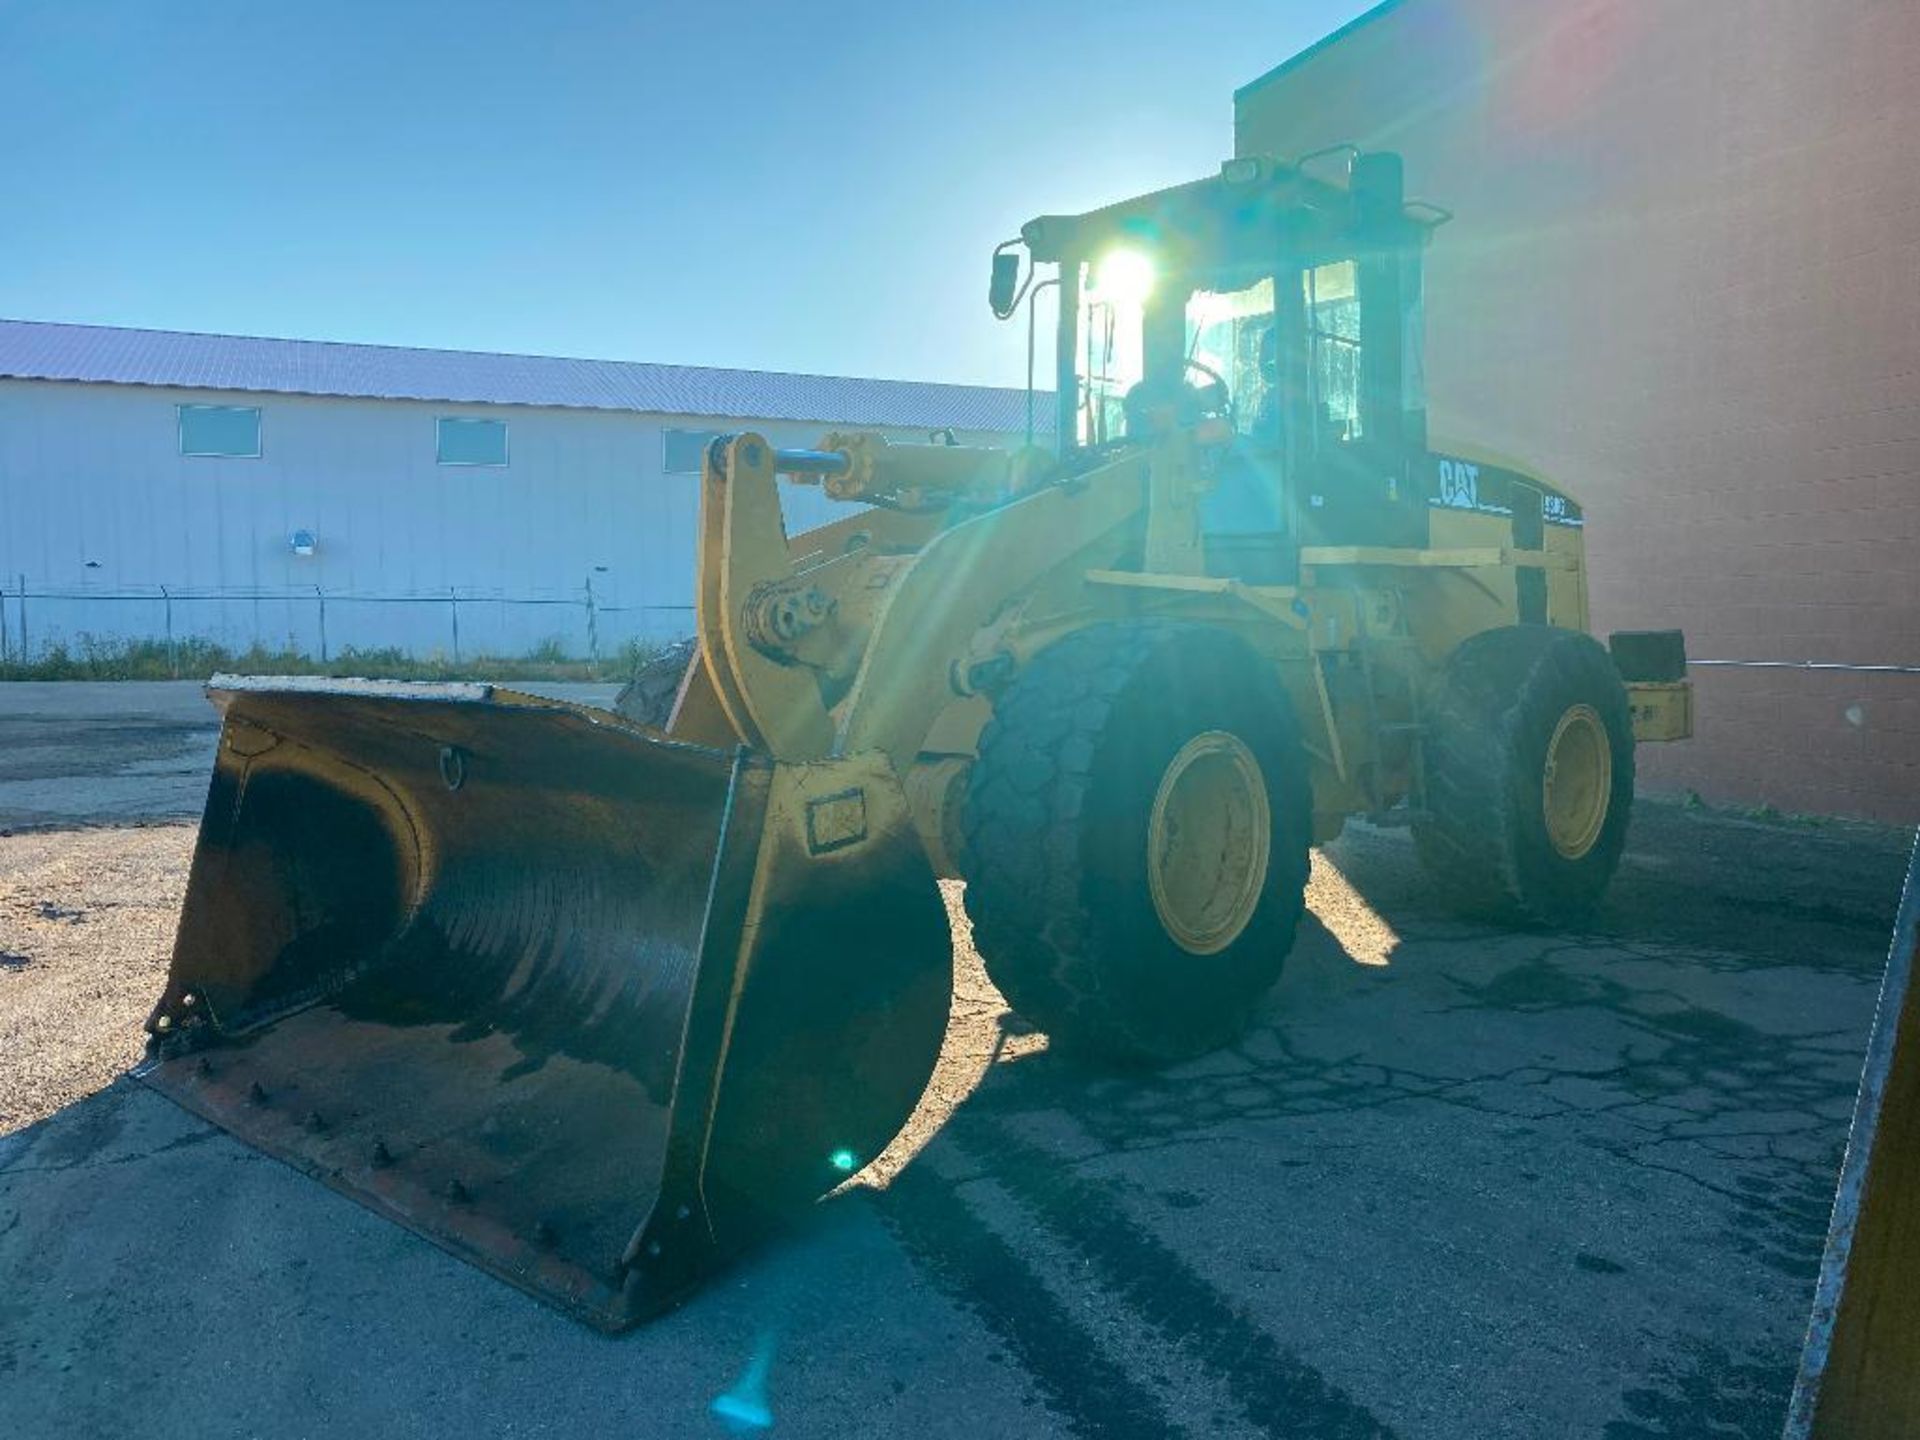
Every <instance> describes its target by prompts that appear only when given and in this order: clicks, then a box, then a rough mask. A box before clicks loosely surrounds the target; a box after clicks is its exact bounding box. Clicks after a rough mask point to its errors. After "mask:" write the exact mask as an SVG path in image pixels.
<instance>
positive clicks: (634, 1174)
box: [146, 679, 950, 1329]
mask: <svg viewBox="0 0 1920 1440" xmlns="http://www.w3.org/2000/svg"><path fill="white" fill-rule="evenodd" d="M211 693H212V695H213V698H214V699H215V701H216V703H217V704H219V705H220V706H221V707H222V708H223V710H224V715H225V723H224V726H223V729H222V732H221V739H220V750H219V758H218V761H217V764H216V768H215V772H214V777H213V783H212V787H211V791H210V794H209V796H208V800H207V809H206V816H205V819H204V822H203V824H202V828H201V831H200V838H199V843H198V847H197V849H196V850H195V853H194V859H193V869H192V874H191V877H190V880H189V882H188V889H187V895H186V901H185V906H184V909H183V913H182V918H181V925H180V930H179V938H178V941H177V943H176V947H175V950H174V955H173V963H172V970H171V973H170V975H169V978H168V983H167V986H166V990H165V993H164V994H163V996H162V998H161V1000H160V1002H159V1004H158V1005H157V1006H156V1007H155V1009H154V1011H153V1014H152V1016H151V1017H150V1018H149V1020H148V1022H147V1028H148V1031H149V1033H150V1034H151V1035H152V1036H153V1037H154V1059H153V1061H152V1063H151V1064H150V1066H149V1068H148V1069H147V1072H146V1078H147V1080H148V1083H150V1084H152V1085H154V1086H156V1087H157V1088H159V1089H160V1090H162V1091H163V1092H165V1093H166V1094H168V1095H170V1096H171V1097H173V1098H174V1099H175V1100H177V1101H178V1102H179V1103H180V1104H182V1105H184V1106H185V1107H186V1108H188V1109H189V1110H192V1111H194V1112H196V1113H197V1114H200V1115H202V1116H204V1117H206V1118H207V1119H209V1120H211V1121H213V1122H214V1123H216V1124H218V1125H220V1126H222V1127H224V1128H226V1129H227V1130H230V1131H232V1132H233V1133H234V1134H235V1135H237V1136H239V1137H240V1138H242V1139H244V1140H246V1141H248V1142H249V1143H251V1144H253V1145H255V1146H258V1147H259V1148H261V1149H263V1150H266V1151H268V1152H270V1153H272V1154H274V1155H277V1156H279V1157H280V1158H281V1159H283V1160H286V1161H288V1162H289V1163H291V1164H293V1165H295V1166H296V1167H298V1168H300V1169H302V1170H304V1171H307V1172H308V1173H310V1174H312V1175H314V1176H316V1177H318V1178H320V1179H322V1180H324V1181H325V1182H326V1183H327V1184H329V1185H331V1186H333V1187H334V1188H335V1189H337V1190H340V1191H342V1192H344V1193H346V1194H348V1195H350V1196H352V1197H353V1198H355V1199H357V1200H359V1201H361V1202H362V1203H364V1204H366V1205H368V1206H371V1207H372V1208H373V1209H375V1210H377V1211H380V1212H382V1213H384V1214H386V1215H388V1216H390V1217H391V1218H393V1219H395V1220H398V1221H399V1222H401V1223H402V1224H405V1225H407V1226H409V1227H410V1228H412V1229H414V1230H416V1231H418V1232H420V1233H421V1234H423V1235H425V1236H427V1237H429V1238H430V1239H432V1240H433V1241H435V1242H436V1243H438V1244H440V1245H442V1246H444V1247H445V1248H447V1249H448V1250H450V1251H453V1252H455V1253H456V1254H458V1255H461V1256H463V1257H464V1258H466V1259H468V1260H471V1261H473V1262H475V1263H477V1264H479V1265H481V1266H483V1267H485V1268H487V1269H489V1270H491V1271H493V1272H494V1273H496V1274H498V1275H500V1276H501V1277H503V1278H504V1279H507V1280H509V1281H511V1282H513V1283H514V1284H516V1285H519V1286H521V1287H522V1288H524V1289H526V1290H529V1291H532V1292H534V1293H536V1294H538V1295H541V1296H543V1297H545V1298H547V1299H549V1300H551V1301H553V1302H555V1303H557V1304H559V1305H561V1306H563V1307H564V1308H566V1309H568V1310H570V1311H572V1312H574V1313H576V1314H577V1315H579V1316H580V1317H581V1318H583V1319H586V1320H588V1321H590V1322H592V1323H594V1324H596V1325H599V1326H601V1327H604V1328H609V1329H615V1328H619V1327H622V1326H624V1325H627V1324H630V1323H633V1322H634V1321H637V1320H639V1319H643V1318H645V1317H646V1316H647V1315H649V1314H652V1313H655V1312H657V1311H659V1310H660V1309H662V1308H664V1307H666V1306H668V1305H671V1304H672V1303H674V1302H675V1301H676V1300H677V1299H678V1298H680V1297H681V1296H682V1295H684V1294H685V1293H686V1292H687V1290H689V1289H690V1288H691V1287H692V1286H693V1285H695V1284H696V1283H697V1282H698V1281H699V1279H700V1278H701V1277H702V1275H703V1274H704V1273H705V1272H706V1271H707V1270H709V1269H710V1268H712V1267H713V1266H714V1265H715V1264H716V1263H718V1262H719V1261H720V1260H721V1259H723V1258H724V1257H725V1256H726V1255H727V1254H728V1253H730V1252H732V1251H734V1250H737V1249H738V1248H740V1247H741V1246H743V1245H745V1244H746V1243H748V1242H749V1241H751V1240H752V1239H754V1238H755V1237H756V1236H758V1235H759V1234H761V1233H762V1232H764V1231H765V1230H767V1229H768V1228H769V1227H770V1226H771V1225H773V1224H774V1223H776V1222H777V1221H779V1220H780V1219H781V1218H782V1217H785V1216H791V1215H792V1214H793V1213H794V1212H795V1211H796V1210H798V1209H800V1208H803V1207H805V1206H806V1205H808V1204H809V1203H811V1202H812V1201H813V1200H815V1199H816V1198H817V1197H819V1196H820V1195H822V1194H823V1193H824V1192H826V1191H828V1190H829V1189H831V1188H832V1187H833V1186H835V1185H836V1184H838V1183H839V1182H840V1181H842V1180H844V1179H845V1178H846V1177H847V1175H848V1174H849V1173H850V1172H852V1171H853V1170H856V1169H858V1168H859V1167H860V1166H861V1165H862V1164H864V1163H865V1162H866V1161H867V1160H868V1159H870V1158H871V1157H872V1156H873V1155H874V1154H875V1153H877V1152H878V1151H879V1150H880V1149H881V1148H882V1147H884V1146H885V1145H886V1143H887V1142H888V1141H889V1140H890V1139H891V1138H892V1137H893V1136H894V1134H895V1133H897V1131H898V1130H899V1129H900V1127H901V1125H902V1124H903V1123H904V1122H905V1120H906V1118H907V1116H908V1115H909V1113H910V1112H911V1111H912V1109H913V1106H914V1105H915V1103H916V1102H917V1100H918V1099H919V1096H920V1093H921V1091H922V1089H923V1088H924V1086H925V1084H926V1081H927V1079H928V1077H929V1076H930V1074H931V1073H932V1070H933V1065H934V1060H935V1057H936V1055H937V1052H938V1049H939V1045H940V1039H941V1035H942V1032H943V1029H944V1027H945V1024H946V1018H947V997H948V989H949V976H950V970H949V964H950V959H949V957H950V940H949V932H948V928H947V921H946V916H945V911H944V909H943V907H942V904H941V901H940V897H939V893H938V890H937V888H936V886H935V884H934V882H933V877H932V873H931V871H930V869H929V866H928V862H927V860H926V857H925V852H924V850H923V849H922V847H921V845H920V843H919V842H918V840H917V839H916V838H915V837H914V836H912V835H910V834H909V833H907V832H908V831H909V830H910V829H911V825H910V822H909V820H908V815H907V809H906V802H905V798H904V796H903V795H902V792H901V789H900V786H899V784H898V782H897V780H896V779H895V777H894V775H893V772H892V769H891V768H890V766H889V764H888V762H887V761H886V760H885V759H884V758H882V757H880V756H878V755H869V756H867V757H854V758H851V759H844V760H831V761H819V762H814V763H808V764H794V765H788V764H782V763H775V762H772V761H769V760H766V759H764V758H758V757H755V756H752V755H750V754H749V753H748V752H746V751H744V750H739V751H736V752H733V753H728V752H726V751H722V750H718V749H712V748H707V747H704V746H700V745H692V744H685V743H681V742H678V741H675V740H671V739H669V738H667V737H666V736H664V735H662V734H660V733H658V732H652V731H647V730H645V729H642V728H640V727H638V726H634V725H631V724H628V723H626V722H623V721H621V720H620V719H619V718H618V717H616V716H614V715H612V714H609V713H605V712H599V711H593V710H589V709H584V708H580V707H576V706H571V705H565V704H560V703H556V702H550V701H545V700H540V699H536V698H534V697H532V696H527V695H520V694H516V693H513V692H509V691H505V690H498V689H494V688H492V687H490V686H484V685H429V686H422V685H410V684H409V685H402V684H383V683H379V682H368V681H318V682H314V681H307V682H302V681H286V680H274V681H252V680H230V679H217V680H216V681H215V683H214V685H213V686H212V687H211Z"/></svg>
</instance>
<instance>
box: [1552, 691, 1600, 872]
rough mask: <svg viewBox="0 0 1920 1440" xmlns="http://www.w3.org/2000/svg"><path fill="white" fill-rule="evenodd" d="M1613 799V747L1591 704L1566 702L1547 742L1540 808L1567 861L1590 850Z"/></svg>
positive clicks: (1553, 843)
mask: <svg viewBox="0 0 1920 1440" xmlns="http://www.w3.org/2000/svg"><path fill="white" fill-rule="evenodd" d="M1612 800H1613V747H1612V745H1611V744H1610V743H1609V741H1608V739H1607V727H1606V723H1605V722H1604V721H1603V720H1601V718H1600V715H1599V712H1598V711H1596V710H1595V709H1594V708H1593V707H1592V706H1591V705H1571V706H1568V707H1567V710H1566V713H1564V714H1563V715H1561V717H1560V722H1559V723H1558V724H1557V725H1555V726H1554V727H1553V735H1552V737H1551V738H1550V739H1549V740H1548V741H1547V759H1546V769H1545V773H1544V774H1543V775H1542V776H1541V784H1540V806H1541V809H1542V810H1543V812H1544V813H1545V816H1546V822H1547V839H1548V840H1549V841H1550V842H1551V843H1552V845H1553V848H1554V849H1555V850H1557V851H1559V852H1560V854H1561V855H1562V856H1563V857H1564V858H1566V859H1568V860H1578V859H1580V858H1582V857H1583V856H1584V855H1586V853H1587V852H1588V851H1589V850H1591V849H1593V847H1594V843H1595V842H1596V841H1597V840H1599V838H1600V832H1601V830H1602V829H1603V828H1605V826H1606V823H1607V809H1608V807H1609V806H1610V805H1611V804H1612Z"/></svg>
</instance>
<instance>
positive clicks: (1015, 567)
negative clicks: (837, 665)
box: [834, 456, 1146, 770]
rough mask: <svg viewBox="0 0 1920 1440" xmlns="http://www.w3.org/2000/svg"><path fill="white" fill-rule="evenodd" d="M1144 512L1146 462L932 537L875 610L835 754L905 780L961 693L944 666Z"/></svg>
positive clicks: (1123, 464) (1080, 569)
mask: <svg viewBox="0 0 1920 1440" xmlns="http://www.w3.org/2000/svg"><path fill="white" fill-rule="evenodd" d="M1145 505H1146V464H1145V460H1144V458H1143V457H1139V456H1132V457H1128V458H1127V459H1125V460H1122V461H1119V462H1117V463H1115V464H1113V465H1110V466H1108V467H1106V468H1105V469H1103V470H1100V471H1096V472H1094V473H1093V474H1092V475H1090V476H1088V477H1087V478H1086V481H1085V483H1083V484H1079V485H1075V486H1071V487H1069V486H1051V487H1049V488H1047V489H1044V490H1040V491H1037V492H1036V493H1034V494H1032V495H1029V496H1026V497H1025V498H1023V499H1020V500H1015V501H1013V502H1012V503H1011V504H1007V505H1002V506H1000V507H999V508H997V509H994V510H990V511H988V512H987V513H986V514H984V515H980V516H976V517H975V518H974V519H971V520H968V521H965V522H964V523H962V524H959V525H956V526H954V527H953V528H952V529H950V530H947V531H944V532H942V533H941V534H940V535H938V536H936V537H935V538H934V539H933V540H932V541H931V542H930V543H929V544H928V545H927V547H926V548H925V549H924V550H922V551H921V552H920V555H919V557H918V559H917V560H916V561H915V562H914V565H913V568H912V569H911V570H910V571H909V572H908V573H907V575H906V576H905V577H903V579H902V581H901V583H900V584H899V585H897V586H895V587H894V588H893V589H892V591H891V593H890V595H889V597H888V599H887V600H886V602H885V603H884V605H883V606H882V608H881V610H880V612H879V618H878V620H877V621H876V622H875V625H874V628H873V632H872V637H871V638H870V639H869V641H868V643H867V651H866V656H865V658H864V659H863V660H862V662H861V665H860V671H859V674H858V675H857V676H856V677H855V679H854V682H853V688H852V691H851V693H850V694H849V695H848V696H847V699H846V702H845V708H844V711H843V712H842V716H841V720H840V728H839V734H838V737H837V738H836V740H835V742H834V751H835V753H836V754H843V755H850V754H856V753H859V752H861V751H864V750H879V751H882V752H884V753H885V754H887V755H890V756H892V757H893V760H894V764H895V766H896V767H897V768H899V769H901V770H904V769H905V768H906V766H907V764H909V763H910V762H911V761H912V760H913V758H914V756H915V755H916V754H918V753H919V751H920V749H921V745H922V741H923V738H924V737H925V735H926V734H927V730H928V727H929V726H930V725H931V724H932V722H933V719H934V717H935V716H937V715H938V714H939V713H940V712H941V711H942V710H943V709H945V708H946V706H947V705H948V704H949V703H950V702H951V701H952V700H953V699H954V697H955V696H956V695H957V694H958V693H960V692H959V691H957V690H956V689H955V687H954V683H953V665H954V662H955V661H956V660H958V659H959V658H960V657H961V656H963V655H965V654H966V653H967V649H968V646H969V643H970V641H971V640H972V638H973V636H974V634H975V633H976V632H977V631H979V630H980V629H982V628H983V627H985V626H988V625H990V624H992V623H993V622H994V620H995V619H996V617H997V616H998V615H999V614H1000V613H1001V612H1002V610H1003V608H1004V607H1005V605H1006V604H1007V603H1008V602H1009V601H1010V600H1011V599H1013V598H1014V597H1016V596H1019V595H1020V594H1022V593H1023V592H1025V591H1028V590H1030V589H1032V588H1034V587H1035V586H1037V585H1039V584H1041V583H1042V582H1043V581H1044V580H1045V578H1046V577H1047V576H1048V575H1049V573H1050V572H1054V571H1060V572H1062V573H1065V574H1069V575H1072V576H1074V577H1075V578H1076V579H1077V578H1078V576H1079V575H1081V574H1083V573H1084V572H1085V570H1086V569H1088V568H1090V567H1089V565H1088V563H1087V558H1091V556H1089V555H1088V552H1090V551H1093V550H1096V549H1097V550H1100V551H1101V552H1102V553H1103V556H1104V555H1105V554H1108V553H1110V552H1111V551H1112V550H1113V549H1114V548H1115V543H1116V542H1115V541H1114V540H1113V538H1112V537H1114V535H1115V532H1117V531H1119V530H1121V529H1122V528H1123V527H1124V526H1126V525H1127V524H1128V522H1129V521H1131V520H1133V519H1134V518H1135V517H1136V516H1138V515H1139V514H1140V512H1141V510H1142V509H1143V508H1145ZM1083 556H1086V557H1087V558H1081V557H1083ZM1076 560H1077V561H1078V563H1077V564H1076V563H1075V562H1076Z"/></svg>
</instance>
